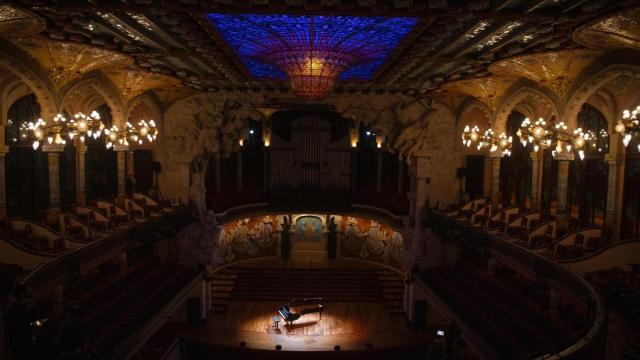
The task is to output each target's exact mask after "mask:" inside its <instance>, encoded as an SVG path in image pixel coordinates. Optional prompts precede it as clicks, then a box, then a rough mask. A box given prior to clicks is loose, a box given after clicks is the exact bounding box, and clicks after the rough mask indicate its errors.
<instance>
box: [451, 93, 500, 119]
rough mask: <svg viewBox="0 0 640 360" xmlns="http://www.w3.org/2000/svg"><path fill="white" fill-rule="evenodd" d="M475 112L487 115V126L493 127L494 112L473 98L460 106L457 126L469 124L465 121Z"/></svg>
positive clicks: (467, 99)
mask: <svg viewBox="0 0 640 360" xmlns="http://www.w3.org/2000/svg"><path fill="white" fill-rule="evenodd" d="M473 110H478V111H480V112H482V113H483V114H485V115H486V117H487V125H493V124H492V123H493V112H492V111H491V109H489V107H488V106H487V105H486V104H484V103H482V102H481V101H479V100H478V99H476V98H474V97H471V96H469V97H467V98H466V99H465V100H464V101H463V102H462V104H461V105H460V107H459V109H458V113H457V115H456V122H457V124H458V125H459V126H460V125H465V124H467V123H468V122H467V121H465V120H466V117H467V116H469V114H470V113H471V112H472V111H473Z"/></svg>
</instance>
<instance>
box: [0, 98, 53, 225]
mask: <svg viewBox="0 0 640 360" xmlns="http://www.w3.org/2000/svg"><path fill="white" fill-rule="evenodd" d="M38 117H40V106H39V105H38V102H37V101H36V97H35V95H33V94H32V95H27V96H24V97H22V98H20V99H18V100H17V101H16V102H15V103H13V104H12V105H11V107H10V108H9V112H8V117H7V119H8V124H7V131H6V137H7V144H8V145H9V146H10V150H9V154H7V157H6V177H7V179H6V181H7V183H6V190H7V191H6V194H7V212H8V215H9V216H11V217H23V218H29V219H38V218H39V217H40V211H41V210H44V209H47V208H48V207H49V172H48V166H47V154H46V153H44V152H42V150H38V151H35V150H33V148H32V147H31V144H32V143H33V139H32V138H31V134H30V132H28V131H25V130H24V127H23V124H26V123H28V122H30V121H34V120H36V119H38ZM21 129H22V130H21Z"/></svg>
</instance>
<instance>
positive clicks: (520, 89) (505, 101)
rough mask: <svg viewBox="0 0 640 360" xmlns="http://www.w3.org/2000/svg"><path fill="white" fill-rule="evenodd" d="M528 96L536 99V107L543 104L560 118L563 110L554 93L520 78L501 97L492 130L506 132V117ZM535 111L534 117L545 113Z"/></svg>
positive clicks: (538, 110)
mask: <svg viewBox="0 0 640 360" xmlns="http://www.w3.org/2000/svg"><path fill="white" fill-rule="evenodd" d="M530 97H531V98H534V99H536V102H537V104H536V105H537V107H541V106H544V107H546V108H548V110H549V111H550V114H552V116H555V118H556V119H561V115H562V114H563V112H562V107H561V106H560V105H559V104H560V101H559V99H558V98H557V96H556V94H554V93H553V92H551V91H549V90H548V89H546V88H544V87H541V86H539V85H537V84H535V83H532V82H530V81H528V80H521V81H518V82H517V83H515V84H513V85H512V86H511V88H509V90H507V92H506V93H505V95H504V97H503V98H502V99H501V101H500V103H499V105H498V110H497V111H496V115H495V120H494V123H493V127H494V131H495V132H496V133H498V134H499V133H502V132H506V131H507V130H506V125H507V119H508V117H509V115H510V114H511V112H512V111H513V110H514V109H515V108H516V106H517V105H518V104H519V103H520V102H523V101H526V100H527V98H530ZM532 111H533V110H532ZM535 111H537V112H539V113H537V114H535V116H536V117H538V116H544V115H545V114H544V113H542V111H541V109H536V110H535ZM547 120H549V119H547Z"/></svg>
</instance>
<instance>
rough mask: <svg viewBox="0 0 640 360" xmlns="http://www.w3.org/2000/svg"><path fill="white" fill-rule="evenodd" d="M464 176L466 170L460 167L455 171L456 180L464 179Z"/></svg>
mask: <svg viewBox="0 0 640 360" xmlns="http://www.w3.org/2000/svg"><path fill="white" fill-rule="evenodd" d="M466 176H467V169H466V168H463V167H461V168H458V170H456V177H457V178H458V179H462V178H464V177H466Z"/></svg>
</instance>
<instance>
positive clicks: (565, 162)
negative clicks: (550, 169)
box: [556, 153, 573, 229]
mask: <svg viewBox="0 0 640 360" xmlns="http://www.w3.org/2000/svg"><path fill="white" fill-rule="evenodd" d="M556 160H558V191H557V194H558V199H557V201H558V212H557V216H556V222H557V224H558V229H566V228H567V218H568V216H570V214H569V209H567V185H568V183H569V165H570V163H569V162H570V161H572V160H573V154H572V153H569V154H567V153H563V154H558V155H556Z"/></svg>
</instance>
